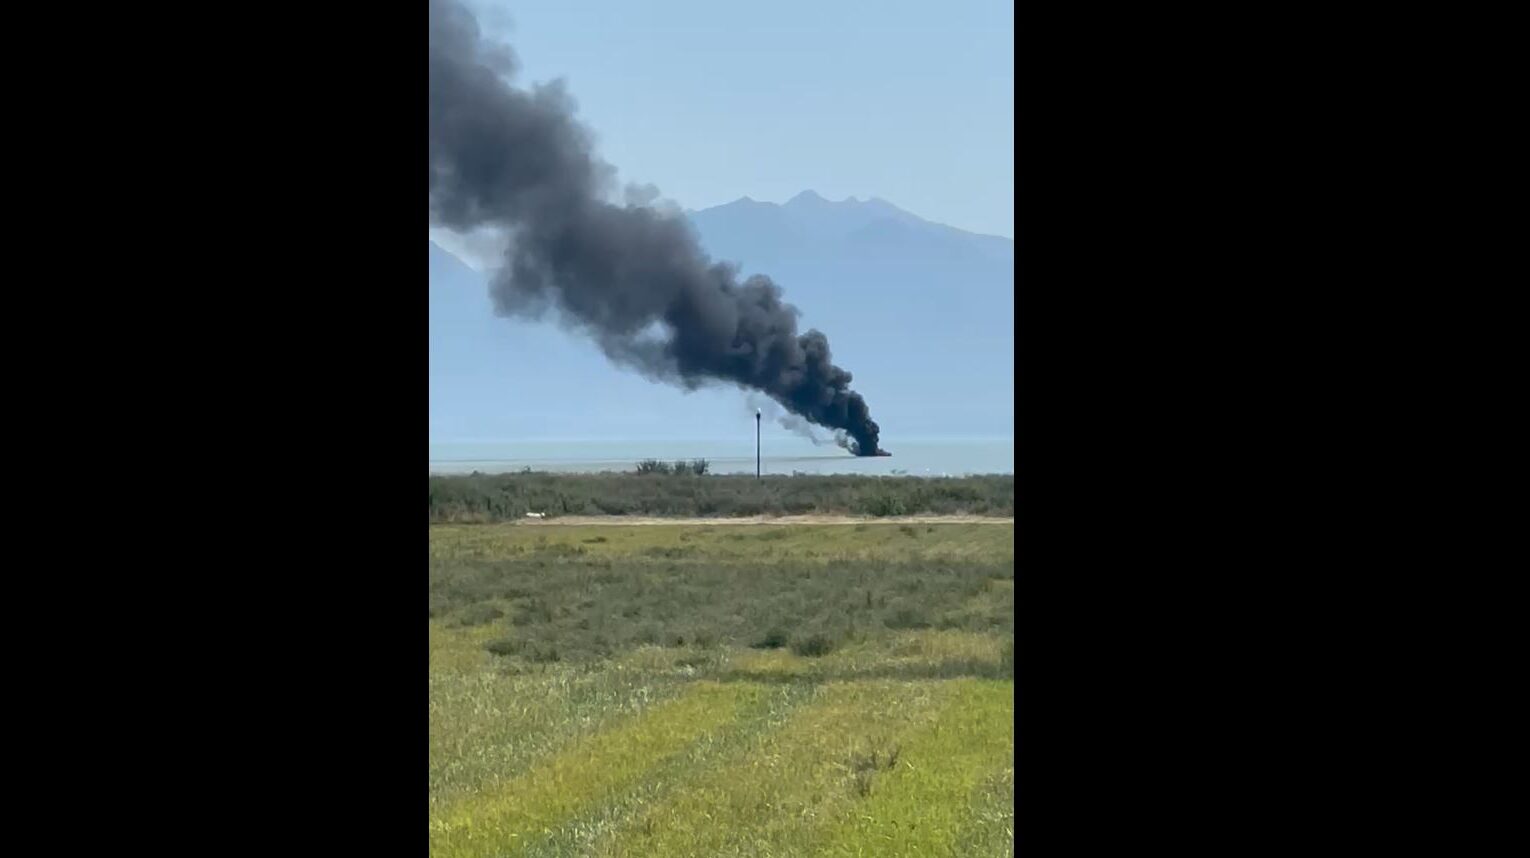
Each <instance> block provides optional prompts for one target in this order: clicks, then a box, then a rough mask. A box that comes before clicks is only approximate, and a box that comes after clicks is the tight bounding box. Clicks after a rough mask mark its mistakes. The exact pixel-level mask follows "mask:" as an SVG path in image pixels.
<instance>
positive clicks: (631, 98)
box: [469, 0, 1014, 238]
mask: <svg viewBox="0 0 1530 858" xmlns="http://www.w3.org/2000/svg"><path fill="white" fill-rule="evenodd" d="M469 4H470V5H471V6H472V7H473V8H474V9H475V10H476V11H477V12H478V13H479V20H480V23H481V24H482V25H483V26H484V28H485V30H487V31H489V32H491V33H500V34H504V35H505V36H506V40H507V41H509V42H510V44H511V45H512V46H513V47H514V48H515V51H516V53H517V54H518V55H519V56H520V59H521V62H522V66H523V69H522V71H521V73H520V74H519V75H518V76H517V78H516V83H517V84H518V85H521V86H525V85H527V84H528V83H529V82H531V81H544V80H550V79H552V78H555V77H563V78H566V79H567V82H568V88H569V91H570V92H571V93H572V94H573V96H574V98H575V100H576V101H577V102H578V104H579V114H578V115H579V117H580V120H581V121H582V122H584V123H585V124H586V125H587V126H589V127H590V128H592V129H593V130H594V131H595V134H596V139H597V144H596V148H597V151H598V152H599V154H600V156H601V157H602V158H603V159H604V160H606V161H608V162H610V163H611V164H613V165H615V166H616V167H617V169H618V170H619V171H620V176H621V180H622V181H624V182H639V183H653V184H655V185H657V186H658V187H659V189H660V191H661V192H662V193H663V195H664V196H665V197H667V198H669V199H672V200H675V201H676V202H678V203H680V204H681V205H682V206H685V207H686V208H692V209H700V208H707V207H709V206H714V205H719V204H722V203H726V202H731V201H732V200H735V199H738V198H739V197H741V196H749V197H753V198H754V199H756V200H764V201H769V202H785V201H786V200H787V199H788V198H790V197H792V196H793V195H795V194H796V193H797V192H799V191H802V190H804V189H807V188H811V189H813V190H815V191H817V192H818V193H820V194H822V195H824V196H825V197H828V198H829V199H832V200H839V199H843V198H845V197H847V196H856V197H861V198H865V197H870V196H878V197H882V198H884V199H886V200H888V201H890V202H892V203H894V204H896V205H898V206H900V207H902V208H904V209H907V210H909V211H911V212H914V213H915V214H918V215H920V216H922V217H925V218H929V219H931V220H934V221H938V222H941V223H947V224H950V225H952V226H955V227H959V228H961V229H966V230H971V231H973V232H981V233H987V234H990V235H1003V236H1007V237H1010V238H1013V237H1014V213H1013V204H1014V104H1013V93H1014V38H1013V33H1012V26H1013V20H1014V16H1013V8H1012V6H1011V4H1010V3H1009V2H1008V0H963V2H942V3H932V2H928V0H925V1H924V2H917V3H916V2H905V1H904V0H815V2H801V0H772V2H769V3H732V2H718V0H710V2H705V1H704V0H654V2H631V0H626V2H621V0H534V2H527V0H519V2H502V0H476V2H474V0H469Z"/></svg>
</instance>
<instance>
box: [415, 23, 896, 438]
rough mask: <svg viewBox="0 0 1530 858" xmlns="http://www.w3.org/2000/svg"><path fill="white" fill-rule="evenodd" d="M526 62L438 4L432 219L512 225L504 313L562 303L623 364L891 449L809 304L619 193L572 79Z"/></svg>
mask: <svg viewBox="0 0 1530 858" xmlns="http://www.w3.org/2000/svg"><path fill="white" fill-rule="evenodd" d="M514 71H515V57H514V55H513V54H512V53H511V51H510V49H509V48H508V47H506V46H503V45H496V44H492V43H490V42H488V41H486V40H485V39H483V38H482V37H481V36H480V34H479V30H478V24H477V22H476V21H475V20H474V18H473V16H472V14H471V13H470V12H468V11H467V9H466V8H464V7H463V6H462V5H461V4H460V3H458V2H456V0H431V2H430V217H431V222H432V224H433V225H438V226H443V227H446V228H448V229H451V230H454V231H458V232H467V231H471V230H474V229H478V228H481V227H492V228H498V229H502V230H504V231H506V232H507V233H508V234H509V236H510V246H509V249H508V250H507V251H506V254H505V264H504V265H503V267H502V268H501V269H500V271H499V272H498V273H496V274H495V276H494V282H493V287H492V289H493V297H494V303H495V306H496V308H497V309H498V310H499V312H501V313H505V314H518V315H540V314H542V313H545V312H547V311H548V310H554V311H556V312H557V314H558V315H559V317H560V318H562V319H563V320H564V321H565V323H567V324H571V325H574V326H576V327H578V328H579V329H581V330H583V331H584V332H586V333H587V334H589V335H590V336H591V337H593V338H594V339H595V341H596V342H597V343H599V344H600V347H601V348H602V349H603V350H604V351H605V353H606V355H607V356H609V357H610V358H611V359H612V360H615V361H618V362H620V363H622V364H625V365H628V366H632V367H635V368H636V369H638V370H640V371H641V372H643V373H644V374H645V375H647V376H649V377H650V378H655V379H659V380H663V381H668V382H673V383H678V384H681V385H683V386H685V387H686V388H689V389H694V388H697V387H699V386H701V385H703V384H706V383H708V382H717V381H722V382H732V383H735V384H739V385H742V386H744V387H747V388H753V389H755V390H759V391H761V392H763V393H765V394H767V395H768V396H770V397H771V398H772V399H774V400H776V401H777V402H779V403H781V404H782V405H783V406H785V407H786V408H787V409H788V410H790V411H792V412H793V413H796V414H800V415H802V416H803V417H804V418H806V419H808V420H810V421H812V422H814V423H817V424H819V425H821V426H827V427H829V428H832V429H838V430H842V431H843V432H845V433H847V434H848V435H849V436H850V438H851V439H853V442H852V443H851V445H850V447H851V450H852V452H855V453H857V454H860V455H873V454H875V453H876V452H877V451H878V449H879V448H878V446H877V436H878V428H877V424H876V423H875V422H874V421H873V420H872V419H871V414H870V412H869V411H868V410H867V408H866V401H865V400H864V399H862V398H861V396H860V394H858V393H855V392H854V391H852V390H850V380H851V377H850V373H848V372H846V371H844V370H842V369H840V368H839V367H837V366H835V365H834V364H833V362H832V360H831V359H830V355H829V341H828V338H827V337H825V336H824V335H823V334H821V333H819V332H818V331H816V330H810V331H808V332H806V333H804V334H800V335H799V334H798V333H797V309H796V308H795V307H793V306H792V305H790V304H787V303H784V302H783V301H782V300H781V289H780V287H778V286H777V285H776V284H775V283H773V282H771V280H770V279H769V278H767V277H762V276H755V277H750V278H748V279H747V280H744V281H743V282H739V280H738V275H737V271H736V269H734V268H733V267H732V266H729V265H727V264H724V263H713V262H712V261H711V259H709V258H708V257H707V255H706V254H705V253H703V252H702V251H701V248H700V245H699V243H698V241H697V239H696V237H695V235H694V234H693V233H692V232H691V230H690V227H689V225H688V224H687V223H686V221H685V220H684V218H683V217H681V216H679V215H678V214H676V213H673V212H661V211H659V210H656V209H655V208H652V207H650V206H649V205H647V204H645V203H646V201H647V200H651V199H652V198H653V196H654V194H653V192H651V191H649V192H648V193H646V194H641V195H639V197H638V198H635V199H629V200H628V201H627V203H626V204H624V205H618V204H615V203H613V202H609V201H608V200H610V198H611V197H612V196H613V195H614V193H613V192H614V190H615V189H614V187H613V185H614V171H613V170H612V168H611V167H610V166H609V165H607V164H605V163H604V162H602V161H600V160H599V159H598V158H596V157H595V155H594V153H593V151H592V146H591V141H590V138H589V136H588V134H587V132H586V131H585V130H584V128H583V127H581V126H580V125H579V124H578V123H577V122H576V121H575V120H574V105H573V102H572V101H571V100H570V99H569V97H568V95H567V93H565V92H564V90H563V87H562V85H561V82H555V83H552V84H544V85H537V86H534V87H532V88H531V89H529V90H524V89H518V88H516V87H513V86H511V85H510V84H509V83H508V82H507V80H508V78H509V77H510V76H511V75H512V74H513V73H514Z"/></svg>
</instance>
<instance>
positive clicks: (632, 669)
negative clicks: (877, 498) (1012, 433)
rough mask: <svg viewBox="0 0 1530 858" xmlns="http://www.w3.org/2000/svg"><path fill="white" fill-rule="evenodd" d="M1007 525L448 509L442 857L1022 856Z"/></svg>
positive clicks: (436, 586)
mask: <svg viewBox="0 0 1530 858" xmlns="http://www.w3.org/2000/svg"><path fill="white" fill-rule="evenodd" d="M671 479H678V478H671ZM1012 539H1013V529H1012V526H1010V525H957V524H940V525H933V526H929V527H926V526H923V525H921V526H920V527H919V528H917V529H915V532H914V533H912V534H909V533H905V532H902V531H901V530H900V529H899V526H898V525H895V524H873V525H846V526H787V525H754V526H738V525H733V526H729V525H719V526H668V525H666V526H651V527H631V528H627V527H599V526H587V527H562V526H543V527H536V528H525V527H513V526H491V527H484V526H436V527H432V528H431V540H430V543H431V549H430V557H431V560H430V566H431V570H430V571H431V574H430V591H431V614H432V616H431V620H430V647H431V653H430V666H431V676H430V685H431V688H430V706H431V723H430V803H431V808H430V827H431V837H430V839H431V851H432V854H433V855H438V856H478V855H528V856H539V855H542V856H554V855H609V856H640V855H675V856H690V855H694V856H723V855H734V856H738V855H755V856H788V855H951V856H957V855H984V856H986V855H1007V854H1010V850H1011V845H1010V844H1011V841H1012V832H1013V806H1012V795H1013V767H1014V757H1013V735H1012V713H1013V703H1012V700H1013V696H1012V695H1013V684H1012V682H1011V680H1010V676H1011V672H1010V671H1011V668H1010V665H1012V659H1013V655H1012V654H1013V599H1014V588H1013V578H1014V565H1013V553H1012V549H1011V544H1012ZM772 637H775V638H776V640H774V641H773V643H774V644H776V645H775V646H768V647H767V646H764V645H763V644H764V643H765V642H766V640H767V639H768V638H772ZM682 638H683V643H682V642H681V639H682Z"/></svg>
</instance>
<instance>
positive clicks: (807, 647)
mask: <svg viewBox="0 0 1530 858" xmlns="http://www.w3.org/2000/svg"><path fill="white" fill-rule="evenodd" d="M837 644H838V641H836V640H835V639H834V638H832V637H829V636H828V635H826V634H823V633H822V632H818V633H816V634H811V635H808V636H807V637H805V638H798V639H797V640H795V641H793V642H792V652H794V653H796V654H797V655H800V656H805V657H807V658H818V657H819V656H824V655H828V654H829V653H831V652H833V651H834V648H835V646H836V645H837Z"/></svg>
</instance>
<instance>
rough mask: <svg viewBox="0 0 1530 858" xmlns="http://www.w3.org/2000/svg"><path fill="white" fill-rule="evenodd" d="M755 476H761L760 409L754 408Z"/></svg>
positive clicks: (756, 477)
mask: <svg viewBox="0 0 1530 858" xmlns="http://www.w3.org/2000/svg"><path fill="white" fill-rule="evenodd" d="M754 478H755V479H757V480H758V479H759V478H760V409H758V408H756V409H755V410H754Z"/></svg>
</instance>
